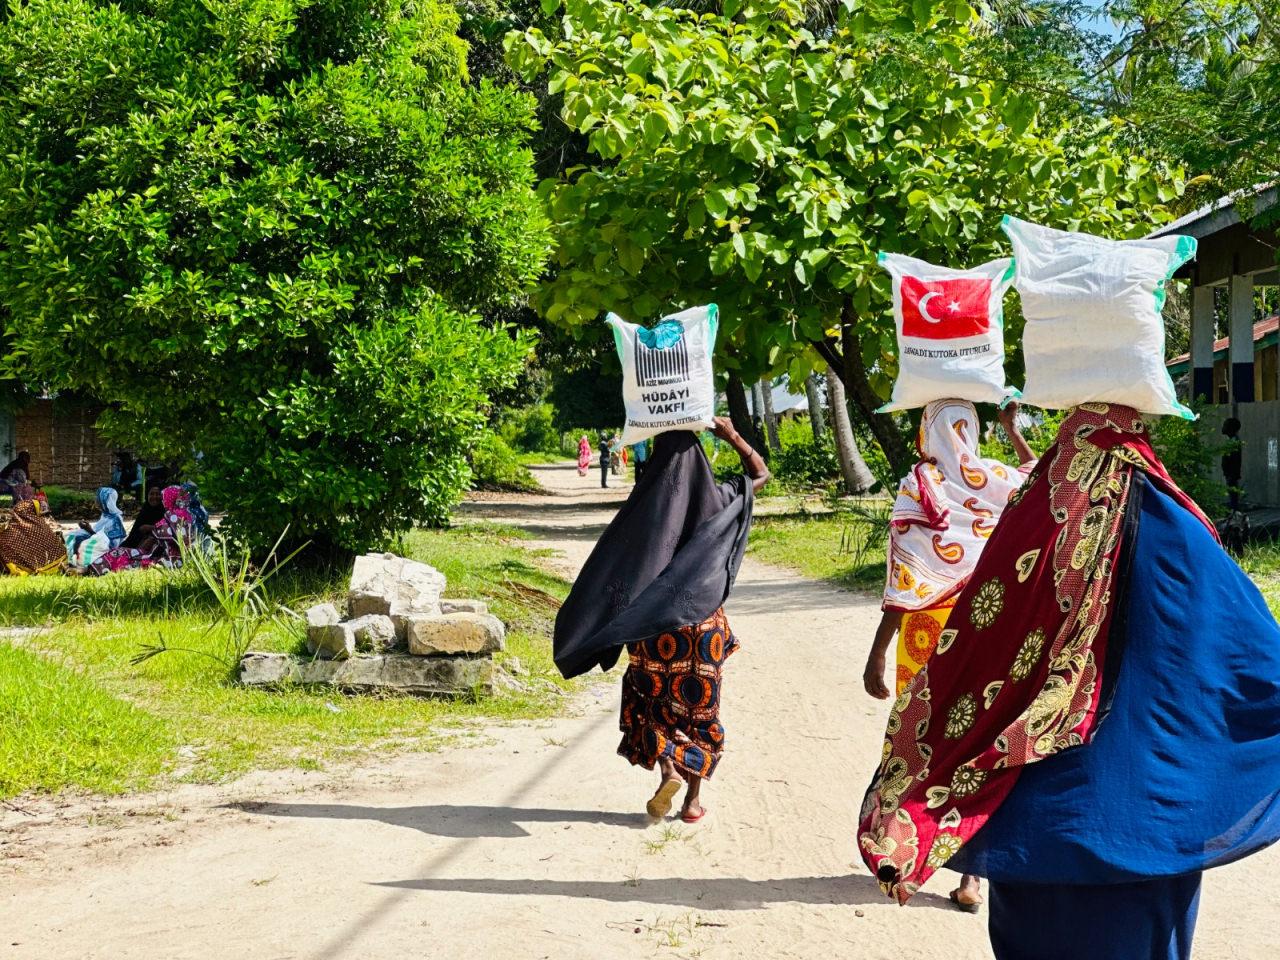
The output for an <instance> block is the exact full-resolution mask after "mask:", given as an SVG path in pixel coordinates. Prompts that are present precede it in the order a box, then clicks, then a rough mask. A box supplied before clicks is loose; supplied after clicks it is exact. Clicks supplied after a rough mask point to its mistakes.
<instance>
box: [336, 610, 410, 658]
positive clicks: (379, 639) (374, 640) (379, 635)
mask: <svg viewBox="0 0 1280 960" xmlns="http://www.w3.org/2000/svg"><path fill="white" fill-rule="evenodd" d="M347 626H349V627H350V628H351V631H352V633H354V634H355V637H356V649H357V650H371V651H373V652H374V653H387V652H389V651H391V650H394V649H395V648H396V647H397V646H399V645H400V641H399V640H398V639H396V625H395V623H393V622H392V620H391V618H390V617H388V616H384V615H382V614H380V613H371V614H368V615H366V616H363V617H357V618H356V619H355V620H348V621H347Z"/></svg>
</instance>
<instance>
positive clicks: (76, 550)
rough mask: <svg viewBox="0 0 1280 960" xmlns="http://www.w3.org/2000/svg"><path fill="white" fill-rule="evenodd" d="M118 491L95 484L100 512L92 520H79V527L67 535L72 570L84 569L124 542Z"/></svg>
mask: <svg viewBox="0 0 1280 960" xmlns="http://www.w3.org/2000/svg"><path fill="white" fill-rule="evenodd" d="M119 499H120V494H119V493H117V492H116V491H115V490H114V489H113V488H111V487H99V488H98V506H99V507H100V508H101V509H102V513H101V514H100V515H99V517H98V519H97V520H95V521H94V522H93V523H88V522H87V521H84V520H81V521H80V529H79V530H72V531H71V532H70V533H68V534H67V535H66V538H65V539H66V544H67V563H68V564H69V565H70V566H71V568H72V571H73V572H77V573H83V572H84V571H85V570H86V569H88V567H89V565H90V564H92V563H93V561H95V560H97V559H98V558H99V557H101V556H102V555H103V554H105V553H106V552H107V551H108V550H111V549H112V548H113V547H118V546H120V544H121V543H123V542H124V538H125V530H124V515H123V514H122V513H121V512H120V507H119V505H118V503H119Z"/></svg>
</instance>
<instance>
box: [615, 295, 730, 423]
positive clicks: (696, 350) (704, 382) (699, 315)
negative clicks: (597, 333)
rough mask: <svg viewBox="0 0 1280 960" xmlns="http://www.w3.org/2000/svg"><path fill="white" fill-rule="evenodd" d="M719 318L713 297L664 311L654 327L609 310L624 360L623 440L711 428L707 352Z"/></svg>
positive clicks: (712, 413)
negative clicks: (676, 310) (697, 304)
mask: <svg viewBox="0 0 1280 960" xmlns="http://www.w3.org/2000/svg"><path fill="white" fill-rule="evenodd" d="M719 319H720V317H719V311H718V308H717V307H716V305H715V304H714V303H711V304H708V305H706V306H705V307H692V308H690V309H688V310H684V311H682V312H680V313H677V314H673V315H672V316H669V317H664V318H663V319H662V320H660V321H658V323H657V324H656V325H655V326H653V327H652V328H645V327H642V326H639V325H637V324H634V323H628V322H627V321H626V320H623V319H622V318H621V317H619V316H618V315H617V314H614V313H611V314H609V316H608V322H609V324H610V325H611V326H612V327H613V340H614V343H615V345H616V346H617V348H618V358H619V359H620V360H621V361H622V400H623V403H624V405H625V406H626V410H627V422H626V425H625V426H624V427H623V429H622V443H623V445H629V444H633V443H638V442H639V441H641V440H647V439H648V438H649V437H653V436H656V435H658V434H659V433H665V432H666V431H668V430H709V429H711V427H712V426H713V425H714V419H713V418H714V417H715V409H716V391H715V383H714V381H713V378H712V367H711V355H712V353H713V352H714V350H715V345H716V330H717V328H718V327H719Z"/></svg>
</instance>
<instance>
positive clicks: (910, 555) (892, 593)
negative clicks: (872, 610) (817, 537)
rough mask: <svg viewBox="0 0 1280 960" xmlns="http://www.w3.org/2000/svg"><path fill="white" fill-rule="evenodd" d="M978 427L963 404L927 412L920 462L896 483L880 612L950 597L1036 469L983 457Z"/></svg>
mask: <svg viewBox="0 0 1280 960" xmlns="http://www.w3.org/2000/svg"><path fill="white" fill-rule="evenodd" d="M981 426H982V425H981V423H980V422H979V420H978V411H977V410H975V409H974V406H973V404H972V403H970V402H969V401H967V400H935V401H933V402H932V403H930V404H929V405H928V406H927V407H925V408H924V415H923V416H922V417H921V418H920V432H919V434H918V435H917V437H916V447H917V449H918V450H919V452H920V462H919V463H917V464H916V465H915V467H914V468H913V469H912V471H911V472H910V473H909V474H907V475H906V476H905V477H903V478H902V482H901V483H900V484H899V485H898V497H897V499H896V500H895V501H894V504H893V513H892V515H891V517H890V526H889V558H888V571H887V578H886V581H887V582H886V583H885V588H884V604H883V608H884V609H885V610H897V611H903V612H906V611H911V610H925V609H928V608H929V607H937V606H940V605H942V604H944V603H945V602H946V601H948V600H952V599H954V598H955V596H956V595H957V594H958V593H959V592H960V591H961V590H962V589H964V585H965V582H966V581H967V580H968V579H969V574H970V573H972V572H973V568H974V566H975V565H976V564H977V562H978V557H979V555H980V554H981V553H982V548H983V547H984V546H986V542H987V539H988V538H989V537H990V536H991V533H992V531H993V530H995V527H996V522H997V521H998V520H999V519H1000V514H1001V513H1003V512H1004V508H1005V506H1006V505H1007V504H1008V502H1009V498H1010V497H1012V496H1013V494H1014V492H1015V491H1017V489H1018V488H1019V487H1020V486H1022V481H1023V479H1024V478H1025V477H1026V474H1027V473H1029V472H1030V471H1031V468H1032V467H1033V466H1034V465H1035V464H1034V463H1028V464H1023V465H1022V466H1021V467H1011V466H1008V465H1007V464H1004V463H1001V462H1000V461H999V460H985V459H983V457H982V455H981V454H980V453H979V452H978V439H979V433H980V431H981Z"/></svg>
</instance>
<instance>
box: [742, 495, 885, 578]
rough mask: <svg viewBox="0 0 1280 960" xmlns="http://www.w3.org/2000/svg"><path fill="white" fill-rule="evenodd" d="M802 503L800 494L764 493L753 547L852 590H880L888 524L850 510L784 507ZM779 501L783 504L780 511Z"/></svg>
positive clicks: (760, 556) (757, 553)
mask: <svg viewBox="0 0 1280 960" xmlns="http://www.w3.org/2000/svg"><path fill="white" fill-rule="evenodd" d="M798 503H799V501H798V500H796V499H795V498H771V497H766V498H762V499H761V501H760V505H759V507H758V508H757V511H756V516H755V519H754V521H753V523H752V527H751V541H750V546H749V547H748V552H749V553H750V554H751V555H752V556H753V557H756V558H757V559H760V560H763V561H765V562H766V563H773V564H777V565H778V566H780V567H787V568H789V569H791V570H795V571H796V572H797V573H802V574H804V575H805V576H806V577H811V578H813V579H814V580H826V581H828V582H830V583H834V584H837V585H838V586H842V587H845V588H847V589H851V590H879V589H880V588H881V587H882V586H883V585H884V562H885V544H886V538H887V536H888V532H887V529H885V528H883V527H882V526H880V525H879V524H877V523H869V522H868V521H867V519H866V518H865V517H864V516H862V515H860V514H858V513H853V512H851V511H849V510H847V509H841V510H838V511H836V512H834V513H822V514H816V515H815V514H811V513H807V512H803V510H800V511H797V510H794V509H790V510H788V509H785V508H786V507H793V506H794V505H796V504H798ZM780 506H784V509H782V510H781V511H779V512H775V511H777V510H778V508H779V507H780ZM885 506H887V503H886V504H885ZM872 509H874V508H872Z"/></svg>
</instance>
